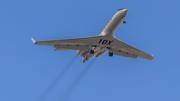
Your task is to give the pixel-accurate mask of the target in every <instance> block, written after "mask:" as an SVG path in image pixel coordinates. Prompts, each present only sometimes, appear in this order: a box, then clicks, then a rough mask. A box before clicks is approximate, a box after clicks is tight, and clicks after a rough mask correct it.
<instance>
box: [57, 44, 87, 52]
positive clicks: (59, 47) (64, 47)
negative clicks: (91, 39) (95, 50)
mask: <svg viewBox="0 0 180 101" xmlns="http://www.w3.org/2000/svg"><path fill="white" fill-rule="evenodd" d="M54 47H56V49H55V51H61V50H85V51H88V50H89V46H88V45H54Z"/></svg>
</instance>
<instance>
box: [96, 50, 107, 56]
mask: <svg viewBox="0 0 180 101" xmlns="http://www.w3.org/2000/svg"><path fill="white" fill-rule="evenodd" d="M105 52H106V50H104V51H101V52H99V53H98V54H97V55H96V57H100V56H101V55H103V54H104V53H105Z"/></svg>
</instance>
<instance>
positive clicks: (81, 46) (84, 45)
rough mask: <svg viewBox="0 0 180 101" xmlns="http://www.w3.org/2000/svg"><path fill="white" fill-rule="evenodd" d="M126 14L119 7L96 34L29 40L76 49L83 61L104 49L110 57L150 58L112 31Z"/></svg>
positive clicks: (98, 54)
mask: <svg viewBox="0 0 180 101" xmlns="http://www.w3.org/2000/svg"><path fill="white" fill-rule="evenodd" d="M127 14H128V9H119V10H118V11H117V12H116V13H115V15H114V16H113V17H112V19H111V20H110V21H109V23H108V24H107V25H106V26H105V28H104V29H103V30H102V31H101V33H100V34H99V35H98V36H93V37H85V38H75V39H64V40H50V41H35V40H34V39H33V38H31V40H32V41H33V43H34V44H36V45H49V46H53V47H54V48H56V49H55V51H62V50H78V51H77V54H78V55H81V56H82V58H83V62H86V61H88V60H90V59H91V58H93V57H100V56H102V55H103V54H104V53H105V52H106V51H108V55H109V56H110V57H112V56H113V55H118V56H124V57H130V58H137V57H139V58H144V59H148V60H152V59H153V58H154V56H153V55H149V54H147V53H145V52H143V51H140V50H138V49H136V48H134V47H132V46H130V45H128V44H126V43H125V42H123V41H121V40H119V39H117V38H116V37H115V36H114V32H115V31H116V29H117V28H118V27H119V25H120V24H121V23H124V24H125V23H126V21H125V18H126V16H127Z"/></svg>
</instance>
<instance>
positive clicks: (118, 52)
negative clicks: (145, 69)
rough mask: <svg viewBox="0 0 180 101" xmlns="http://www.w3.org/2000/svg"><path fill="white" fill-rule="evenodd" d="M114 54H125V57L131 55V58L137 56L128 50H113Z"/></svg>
mask: <svg viewBox="0 0 180 101" xmlns="http://www.w3.org/2000/svg"><path fill="white" fill-rule="evenodd" d="M113 54H114V55H119V56H125V57H130V58H137V55H135V54H131V53H128V52H123V51H118V50H113Z"/></svg>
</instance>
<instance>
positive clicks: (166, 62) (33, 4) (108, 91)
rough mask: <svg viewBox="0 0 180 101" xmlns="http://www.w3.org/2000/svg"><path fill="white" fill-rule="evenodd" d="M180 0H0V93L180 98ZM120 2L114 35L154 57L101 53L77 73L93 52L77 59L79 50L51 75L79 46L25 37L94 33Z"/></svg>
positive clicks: (64, 99) (1, 96) (115, 100)
mask: <svg viewBox="0 0 180 101" xmlns="http://www.w3.org/2000/svg"><path fill="white" fill-rule="evenodd" d="M179 5H180V1H178V0H113V1H112V0H89V1H87V0H1V1H0V45H1V51H0V56H1V58H0V101H180V58H179V57H180V52H179V51H180V46H179V43H180V41H179V38H180V27H179V26H180V25H179V23H180V19H179V18H180V13H179V10H180V8H179ZM120 8H127V9H129V13H128V16H127V18H126V21H127V24H122V25H121V26H120V27H119V28H118V29H117V31H116V32H115V36H116V37H117V38H119V39H121V40H122V41H124V42H126V43H128V44H130V45H132V46H134V47H136V48H138V49H140V50H142V51H144V52H147V53H149V54H153V55H154V57H155V58H154V60H152V61H150V60H145V59H141V58H138V59H132V58H126V57H119V56H113V58H111V57H108V55H107V53H105V54H104V55H103V56H101V57H99V58H97V59H96V60H95V61H94V63H93V64H92V65H91V66H90V68H89V70H88V71H86V72H85V73H84V74H82V71H83V70H84V69H85V68H86V67H87V66H88V65H89V64H90V63H91V62H92V60H90V61H88V62H86V63H84V64H83V63H82V58H81V57H80V56H78V57H77V58H76V60H75V61H74V64H72V65H71V66H70V67H69V69H68V70H67V71H66V72H64V74H63V75H62V77H61V78H60V79H58V80H56V78H58V75H61V72H62V71H63V70H64V68H65V67H66V66H68V64H69V63H70V61H71V60H72V59H73V58H74V57H75V56H76V53H77V52H76V51H54V48H53V47H51V46H38V45H34V44H33V43H32V42H31V40H30V38H31V37H33V38H34V39H35V40H39V41H41V40H57V39H68V38H79V37H87V36H94V35H98V34H99V33H100V32H101V30H102V29H103V28H104V27H105V25H106V24H107V23H108V21H109V20H110V19H111V17H112V16H113V15H114V14H115V12H116V11H117V10H118V9H120ZM54 80H55V81H54ZM57 81H58V82H57ZM51 88H52V89H51ZM47 89H50V90H47Z"/></svg>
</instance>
